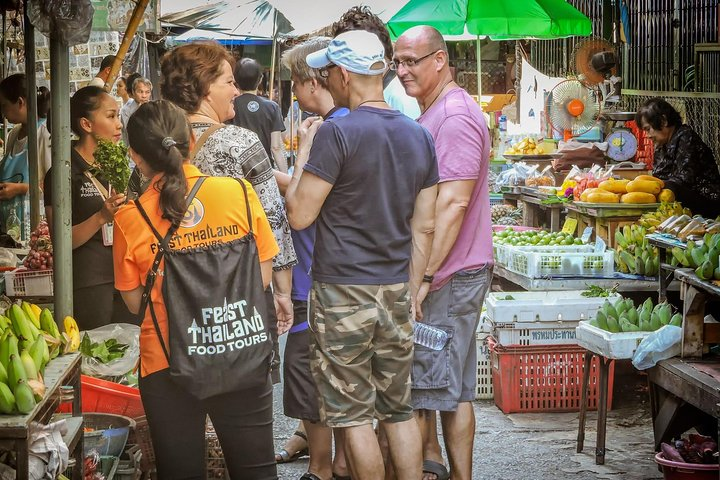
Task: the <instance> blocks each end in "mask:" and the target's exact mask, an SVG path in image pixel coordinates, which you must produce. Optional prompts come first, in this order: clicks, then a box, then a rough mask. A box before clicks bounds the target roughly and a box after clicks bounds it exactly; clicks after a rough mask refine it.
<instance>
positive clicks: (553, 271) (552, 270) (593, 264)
mask: <svg viewBox="0 0 720 480" xmlns="http://www.w3.org/2000/svg"><path fill="white" fill-rule="evenodd" d="M505 267H506V268H507V269H508V270H510V271H511V272H515V273H518V274H520V275H524V276H526V277H530V278H540V277H545V276H553V277H560V276H573V277H577V276H603V277H609V276H611V275H612V274H613V273H614V272H615V251H614V250H606V251H605V252H602V253H595V252H574V253H573V252H565V253H556V252H526V251H523V250H513V251H511V252H510V254H509V257H508V258H506V259H505Z"/></svg>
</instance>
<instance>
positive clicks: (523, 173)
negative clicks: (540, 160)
mask: <svg viewBox="0 0 720 480" xmlns="http://www.w3.org/2000/svg"><path fill="white" fill-rule="evenodd" d="M536 168H537V166H535V167H530V166H528V165H527V164H526V163H525V162H517V163H515V164H514V165H513V166H512V167H510V168H508V169H507V170H505V171H504V172H501V173H500V174H499V175H498V176H497V179H496V180H495V188H494V190H495V191H496V192H499V191H500V188H501V187H512V186H515V185H525V179H526V178H527V177H528V175H530V173H531V172H532V170H533V169H536Z"/></svg>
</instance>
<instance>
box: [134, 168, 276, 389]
mask: <svg viewBox="0 0 720 480" xmlns="http://www.w3.org/2000/svg"><path fill="white" fill-rule="evenodd" d="M205 180H206V178H205V177H201V178H199V179H198V180H197V182H196V183H195V185H194V186H193V188H192V190H191V191H190V194H189V195H188V197H187V205H188V207H190V205H191V204H192V201H193V199H194V198H195V195H196V194H197V191H198V190H199V189H200V187H201V186H202V184H203V182H204V181H205ZM240 185H242V188H243V193H244V195H245V204H246V206H247V218H248V225H249V232H248V233H247V235H245V236H244V237H242V238H239V239H236V240H233V241H231V242H227V243H219V244H214V245H209V246H203V247H193V248H187V249H181V250H171V249H170V247H169V244H168V242H169V240H170V239H171V238H172V236H173V235H174V234H175V232H176V231H177V229H178V228H179V227H180V225H179V224H173V225H172V226H171V227H170V229H169V230H168V232H167V234H166V235H165V236H164V237H163V236H161V235H160V234H159V233H158V231H157V230H156V229H155V227H154V226H153V225H152V223H151V222H150V219H149V218H148V215H147V213H146V212H145V210H144V209H143V207H142V206H141V205H140V202H139V200H135V205H136V206H137V208H138V210H139V211H140V214H141V215H142V217H143V218H144V219H145V221H146V222H147V224H148V225H149V226H150V228H151V230H152V231H153V234H154V235H155V237H156V238H157V239H158V242H159V245H158V252H157V255H156V256H155V260H154V261H153V264H152V268H151V269H150V272H148V275H147V279H146V283H145V290H144V292H143V297H142V304H141V306H140V312H141V314H142V315H144V312H145V308H147V307H148V306H149V308H150V315H151V316H152V320H153V324H154V325H155V330H156V332H157V335H158V338H159V340H160V345H161V346H162V349H163V352H164V353H165V356H166V358H167V359H168V363H169V364H170V376H171V378H173V379H174V380H176V381H177V382H178V383H179V384H180V385H181V386H182V387H183V388H185V389H186V390H187V391H189V392H190V393H191V394H193V395H194V396H195V397H197V398H198V399H205V398H209V397H212V396H215V395H219V394H222V393H227V392H234V391H239V390H244V389H248V388H252V387H256V386H259V385H262V384H264V383H265V382H267V378H268V375H269V372H270V359H271V355H272V343H271V339H270V330H269V325H268V319H269V318H270V317H269V315H268V310H267V308H268V307H267V302H266V298H265V293H264V289H263V284H262V275H261V272H260V261H259V258H258V250H257V245H256V243H255V236H254V235H253V230H252V216H251V212H250V203H249V200H248V196H247V189H246V187H245V184H244V183H243V182H242V181H240ZM163 259H164V260H165V263H164V271H163V272H162V273H161V274H162V275H163V276H164V279H163V285H162V298H163V301H164V303H165V308H166V309H167V318H168V333H169V347H170V348H169V349H168V348H167V346H166V345H165V342H164V340H163V338H162V334H161V333H160V326H159V325H158V321H157V317H156V315H155V310H154V308H153V303H152V301H150V292H151V291H152V288H153V285H154V284H155V279H156V277H157V273H158V268H159V266H160V261H161V260H163Z"/></svg>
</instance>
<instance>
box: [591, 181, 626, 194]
mask: <svg viewBox="0 0 720 480" xmlns="http://www.w3.org/2000/svg"><path fill="white" fill-rule="evenodd" d="M628 183H630V180H625V179H622V180H615V179H614V178H610V179H608V180H604V181H602V182H600V185H598V187H600V188H602V189H603V190H607V191H608V192H611V193H620V194H622V193H627V184H628Z"/></svg>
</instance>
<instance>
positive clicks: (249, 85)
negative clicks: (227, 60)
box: [233, 58, 263, 92]
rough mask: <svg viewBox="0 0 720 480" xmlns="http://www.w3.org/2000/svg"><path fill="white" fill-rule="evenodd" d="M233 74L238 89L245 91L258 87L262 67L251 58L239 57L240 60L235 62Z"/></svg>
mask: <svg viewBox="0 0 720 480" xmlns="http://www.w3.org/2000/svg"><path fill="white" fill-rule="evenodd" d="M233 74H234V77H235V81H236V82H237V84H238V87H240V90H245V91H246V92H247V91H250V90H255V89H256V88H258V85H260V80H262V76H263V68H262V65H260V64H259V63H258V62H257V61H256V60H253V59H252V58H241V59H240V61H239V62H237V63H236V64H235V71H234V72H233Z"/></svg>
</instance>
